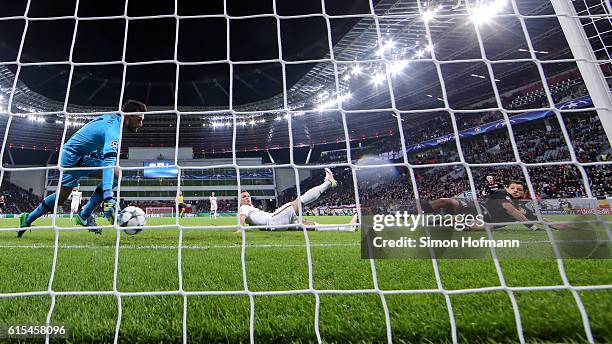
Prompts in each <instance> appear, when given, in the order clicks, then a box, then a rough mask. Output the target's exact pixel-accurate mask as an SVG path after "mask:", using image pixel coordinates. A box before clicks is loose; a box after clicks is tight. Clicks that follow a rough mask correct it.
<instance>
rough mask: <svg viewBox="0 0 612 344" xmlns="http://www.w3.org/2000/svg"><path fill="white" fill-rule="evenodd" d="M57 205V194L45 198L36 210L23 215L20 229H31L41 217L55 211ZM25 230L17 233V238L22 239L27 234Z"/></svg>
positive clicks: (20, 219)
mask: <svg viewBox="0 0 612 344" xmlns="http://www.w3.org/2000/svg"><path fill="white" fill-rule="evenodd" d="M54 205H55V193H53V194H51V195H49V196H47V197H45V199H43V201H42V202H40V204H39V205H38V207H36V209H34V210H33V211H32V212H31V213H24V214H21V216H20V217H19V227H21V228H24V227H30V226H32V223H33V222H34V221H36V219H38V218H39V217H41V216H43V215H45V214H46V213H48V212H51V211H53V206H54ZM25 231H26V230H25V229H22V230H20V231H18V232H17V237H18V238H21V237H22V236H23V234H24V233H25Z"/></svg>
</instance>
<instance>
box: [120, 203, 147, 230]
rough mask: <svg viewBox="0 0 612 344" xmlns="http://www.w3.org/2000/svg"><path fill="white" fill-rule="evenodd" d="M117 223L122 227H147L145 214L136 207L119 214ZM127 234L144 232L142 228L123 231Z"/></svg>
mask: <svg viewBox="0 0 612 344" xmlns="http://www.w3.org/2000/svg"><path fill="white" fill-rule="evenodd" d="M117 223H118V224H119V226H121V227H142V226H144V225H145V212H144V211H143V210H142V209H140V208H138V207H134V206H129V207H126V208H125V209H122V210H121V212H120V213H119V218H118V219H117ZM123 231H124V232H125V233H126V234H129V235H134V234H138V233H139V232H141V231H142V229H140V228H130V229H124V230H123Z"/></svg>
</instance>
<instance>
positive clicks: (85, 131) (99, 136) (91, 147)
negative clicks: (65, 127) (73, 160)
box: [64, 113, 121, 190]
mask: <svg viewBox="0 0 612 344" xmlns="http://www.w3.org/2000/svg"><path fill="white" fill-rule="evenodd" d="M120 136H121V116H120V115H119V114H116V113H110V114H104V115H101V116H98V117H96V118H95V119H93V120H92V121H90V122H89V123H87V124H86V125H85V126H84V127H83V128H81V129H79V131H77V132H76V133H74V135H72V137H71V138H70V139H69V140H68V142H66V144H65V145H64V150H65V151H66V153H68V154H70V155H73V156H87V155H90V154H91V153H93V152H96V154H97V158H98V159H99V160H101V166H111V165H115V162H116V161H117V155H118V151H117V150H118V149H119V140H120ZM113 178H114V171H113V169H112V168H108V169H104V171H103V172H102V189H103V190H111V189H112V187H113Z"/></svg>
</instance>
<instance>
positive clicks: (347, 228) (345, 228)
mask: <svg viewBox="0 0 612 344" xmlns="http://www.w3.org/2000/svg"><path fill="white" fill-rule="evenodd" d="M357 219H358V217H357V213H355V214H354V215H353V217H352V218H351V221H350V222H349V223H348V224H346V225H336V226H330V227H323V225H322V224H320V223H317V222H312V221H308V220H304V224H305V225H307V226H314V228H309V230H315V231H318V232H324V231H338V232H354V231H356V230H357V227H358V226H357V222H358V221H357Z"/></svg>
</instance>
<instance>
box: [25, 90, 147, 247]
mask: <svg viewBox="0 0 612 344" xmlns="http://www.w3.org/2000/svg"><path fill="white" fill-rule="evenodd" d="M122 111H123V112H138V114H130V115H126V116H125V119H124V121H123V130H124V131H125V130H127V131H129V132H132V133H135V132H137V131H138V129H139V128H140V127H142V122H143V120H144V114H143V112H146V111H147V107H146V105H145V104H143V103H141V102H138V101H135V100H128V101H127V102H126V103H125V104H124V105H123V107H122ZM120 138H121V115H120V114H118V113H109V114H104V115H101V116H98V117H96V118H95V119H93V120H92V121H90V122H89V123H87V124H86V125H85V126H83V127H82V128H81V129H79V131H77V132H76V133H75V134H74V135H73V136H72V137H71V138H70V139H69V140H68V142H66V144H64V147H63V149H62V153H61V157H60V164H61V167H65V168H75V167H104V166H114V165H115V163H116V161H117V155H118V154H119V152H118V148H119V140H120ZM93 154H95V158H94V157H93ZM116 169H117V168H115V169H110V168H106V169H104V170H102V172H101V173H100V172H99V171H95V170H76V169H75V170H68V171H64V173H63V176H62V180H61V187H60V191H59V195H57V194H55V193H54V194H51V195H49V196H47V197H45V199H44V200H43V201H42V202H41V203H40V205H39V206H38V207H37V208H36V209H34V210H33V211H32V212H31V213H24V214H21V216H20V218H19V219H20V227H21V228H24V227H30V226H31V225H32V223H34V221H36V219H38V218H39V217H41V216H43V215H45V214H47V213H49V212H52V211H53V208H54V206H55V200H56V198H57V201H58V204H64V202H65V201H66V199H67V198H68V196H70V193H71V192H72V190H73V189H74V188H76V187H78V186H79V179H81V178H82V177H84V176H87V175H91V174H93V175H98V176H99V175H100V174H101V175H102V181H101V182H100V184H98V187H97V188H96V191H95V192H94V193H93V194H92V195H91V197H90V198H89V201H88V202H87V204H86V205H85V206H84V207H83V208H82V209H81V211H80V212H79V213H78V214H77V216H76V219H77V223H78V224H80V225H82V226H86V227H95V226H96V221H95V218H94V217H93V216H92V213H93V211H94V210H95V209H96V208H97V207H98V206H99V205H100V203H102V202H104V216H105V217H106V218H107V219H108V220H109V221H110V222H112V223H114V222H115V219H114V217H115V208H116V207H117V202H116V200H115V198H114V196H113V189H114V188H115V186H116V185H117V182H116V180H115V178H114V174H115V172H116V171H115V170H116ZM117 173H118V171H117ZM91 231H93V232H95V233H97V234H101V233H102V232H101V230H100V229H92V230H91ZM23 233H25V229H22V230H19V232H18V233H17V236H18V237H21V236H22V235H23Z"/></svg>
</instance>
